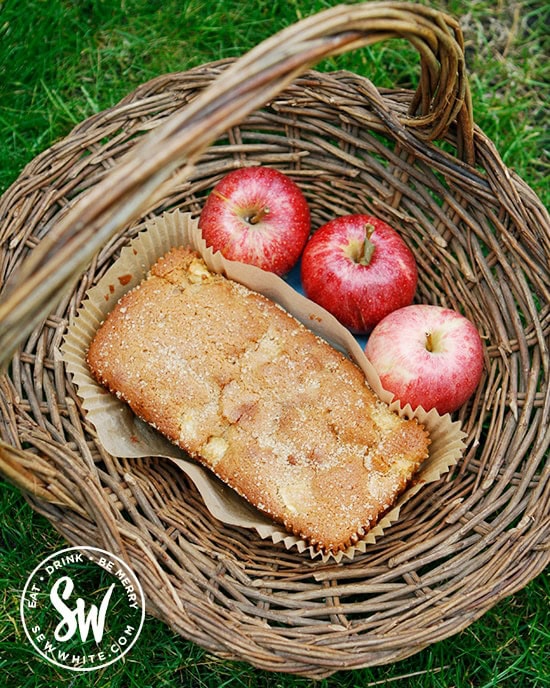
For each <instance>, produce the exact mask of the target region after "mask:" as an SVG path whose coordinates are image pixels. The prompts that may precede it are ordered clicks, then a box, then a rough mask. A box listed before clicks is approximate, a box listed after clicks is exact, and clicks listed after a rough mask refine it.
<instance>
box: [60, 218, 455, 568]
mask: <svg viewBox="0 0 550 688" xmlns="http://www.w3.org/2000/svg"><path fill="white" fill-rule="evenodd" d="M182 245H183V246H189V247H190V248H193V249H194V250H196V251H197V252H198V253H199V254H200V255H201V256H202V258H203V259H204V261H205V262H206V264H207V266H208V268H209V269H210V270H212V271H214V272H221V273H223V274H224V275H225V276H226V277H228V278H229V279H232V280H235V281H237V282H240V283H242V284H244V285H245V286H247V287H248V288H250V289H252V290H254V291H257V292H259V293H261V294H263V295H264V296H266V297H268V298H270V299H272V300H273V301H275V302H277V303H279V304H280V305H281V306H282V307H283V308H285V309H286V310H287V311H288V312H289V313H290V314H291V315H293V316H294V317H296V318H297V319H298V320H299V321H301V322H302V323H303V324H304V325H305V326H306V327H308V328H309V329H311V330H312V331H313V332H315V334H317V335H319V336H321V337H322V338H324V339H326V340H327V341H328V342H329V343H330V344H331V345H332V346H333V347H335V348H336V349H339V350H341V351H342V352H344V353H345V354H347V355H348V356H349V357H350V358H351V359H352V360H353V361H354V362H355V363H356V364H357V365H358V366H359V367H360V368H361V369H362V370H363V372H364V374H365V378H366V380H367V382H368V384H369V385H370V387H371V389H372V390H373V391H374V392H375V394H376V395H377V396H378V397H379V398H380V399H382V401H384V402H386V403H388V404H389V406H390V408H391V409H392V410H395V411H396V412H397V413H398V414H399V415H402V416H406V417H408V418H410V417H416V418H417V419H418V420H419V422H421V423H422V424H424V426H425V427H426V429H427V430H428V432H429V434H430V440H431V444H430V447H429V457H428V459H427V460H426V461H425V462H424V463H423V465H422V466H421V468H420V469H419V471H418V472H417V474H416V475H415V479H414V483H413V485H411V487H409V488H408V489H407V490H406V491H405V492H404V493H403V494H402V495H401V497H400V498H399V499H398V501H397V503H396V505H395V506H394V507H393V508H392V509H391V510H390V511H389V512H388V513H387V514H385V515H384V517H383V518H382V519H381V520H380V521H379V522H378V524H377V525H376V526H375V527H374V528H372V529H371V530H370V531H368V533H367V534H366V535H365V536H364V538H362V539H361V540H360V541H359V542H358V543H357V544H355V545H354V546H352V547H350V548H348V549H347V550H346V551H345V552H338V553H334V554H333V553H330V554H322V553H320V552H318V551H316V550H315V549H314V548H313V547H311V546H308V544H307V543H306V542H305V541H303V540H301V539H299V538H297V537H296V536H293V535H291V534H289V533H288V532H287V531H286V530H285V529H284V527H283V526H279V525H278V524H276V523H274V522H273V521H272V520H271V519H269V518H268V517H267V516H264V515H263V514H262V513H261V512H260V511H258V510H257V509H255V508H254V507H253V506H252V505H250V504H249V503H248V502H246V500H244V499H243V498H241V497H239V495H238V494H237V493H236V492H235V491H234V490H233V489H231V488H230V487H228V486H226V485H225V484H223V483H222V482H221V481H220V480H218V479H217V478H216V477H215V476H214V475H213V474H212V473H211V472H210V471H209V470H208V469H206V468H204V467H203V466H201V465H200V464H198V463H197V462H196V461H194V460H193V459H190V458H189V457H187V455H186V454H185V453H184V452H183V451H182V450H181V449H179V448H178V447H176V446H175V445H173V444H172V443H171V442H170V441H169V440H167V439H166V438H164V437H163V436H162V435H160V434H159V433H157V432H156V431H155V430H153V429H152V428H151V427H150V426H149V425H147V424H146V423H144V422H142V421H141V420H140V419H138V418H137V417H136V416H135V415H134V413H133V412H132V411H131V410H130V408H129V407H128V406H127V405H126V404H125V403H124V402H122V401H120V400H118V399H117V398H116V396H115V395H112V394H110V393H108V392H106V391H105V389H104V388H103V387H101V386H100V385H99V384H98V383H97V382H96V381H95V380H94V379H93V378H92V376H91V374H90V371H89V369H88V365H87V363H86V352H87V350H88V347H89V345H90V342H91V340H92V339H93V337H94V335H95V333H96V331H97V329H98V328H99V326H100V325H101V323H102V322H103V320H104V319H105V317H106V315H107V314H108V313H109V312H110V311H111V310H112V309H113V308H114V306H115V304H116V303H117V301H118V300H119V299H120V298H121V296H122V295H123V294H125V293H126V292H127V291H129V290H130V289H132V288H134V287H135V286H137V285H138V284H139V283H140V282H141V281H142V280H143V279H144V278H145V277H146V275H147V273H148V271H149V269H150V268H151V266H152V265H153V264H154V263H155V262H156V261H157V259H158V258H160V257H161V256H163V255H164V254H166V253H167V252H168V251H169V250H170V249H171V248H174V247H176V246H182ZM62 356H63V359H64V361H65V363H66V365H67V369H68V371H69V372H70V373H71V375H72V376H73V382H74V384H75V385H76V387H77V391H78V394H79V396H80V398H81V399H82V406H83V409H84V410H85V411H86V413H87V418H88V420H89V421H90V422H91V423H92V424H93V425H94V426H95V428H96V431H97V434H98V438H99V440H100V442H101V444H102V445H103V447H104V448H105V450H106V451H107V452H109V453H110V454H112V455H113V456H118V457H127V458H132V457H142V456H160V457H165V458H167V459H170V460H171V461H173V462H175V463H176V464H177V465H178V466H179V467H180V468H181V469H182V470H183V471H185V473H186V474H187V475H188V477H189V478H190V479H191V480H192V481H193V483H194V484H195V486H196V487H197V489H198V490H199V492H200V494H201V496H202V498H203V500H204V502H205V505H206V506H207V508H208V510H209V511H210V513H211V514H212V515H213V516H215V517H216V518H217V519H219V520H220V521H222V522H224V523H228V524H231V525H236V526H241V527H245V528H254V529H255V530H256V531H257V532H258V534H259V535H260V536H261V537H262V538H271V539H272V540H273V542H280V541H282V542H283V543H284V545H285V546H286V547H287V548H291V547H296V548H297V549H298V550H299V551H300V552H305V551H308V552H309V554H310V556H312V557H317V556H320V557H321V558H322V559H323V560H328V559H329V558H332V559H336V560H337V561H340V560H341V559H342V557H344V556H345V557H348V558H352V557H353V556H354V554H355V553H356V552H358V551H359V552H363V551H365V549H366V547H367V546H368V544H369V543H373V542H375V540H376V539H377V538H379V537H380V536H381V535H382V534H383V532H384V529H385V528H387V527H388V526H389V525H390V524H391V523H393V522H395V521H396V520H397V519H398V518H399V511H400V507H401V506H402V504H403V503H404V502H405V501H406V500H407V499H410V497H412V496H413V495H414V494H416V493H417V492H418V490H419V489H421V488H422V486H423V485H425V484H426V483H429V482H433V481H436V480H438V479H440V478H441V476H442V475H444V474H445V473H446V472H448V471H449V469H450V467H451V466H452V465H454V464H455V463H456V462H457V460H458V459H459V457H460V456H461V454H462V451H463V448H464V437H465V435H464V433H463V432H462V431H461V430H460V424H459V423H458V422H453V421H452V420H451V418H450V416H449V415H445V416H440V415H439V414H438V413H437V411H435V410H432V411H430V412H425V411H424V410H423V409H421V408H420V409H416V410H415V411H414V412H412V410H411V409H410V407H405V408H404V409H401V408H400V405H399V403H398V402H392V395H391V394H390V393H388V392H386V391H385V390H384V389H383V388H382V386H381V384H380V380H379V378H378V376H377V374H376V372H375V370H374V369H373V367H372V365H371V364H370V363H369V361H368V360H367V359H366V357H365V355H364V353H363V351H362V348H361V347H360V345H359V344H358V343H357V341H356V340H355V338H354V337H353V335H351V333H350V332H349V331H348V330H347V329H346V328H344V327H343V326H342V325H340V323H339V322H338V321H337V320H336V319H335V318H334V317H333V316H332V315H330V314H329V313H328V312H327V311H325V310H324V309H323V308H321V307H319V306H317V305H316V304H315V303H313V302H311V301H310V300H309V299H307V298H305V297H304V296H302V295H301V294H299V293H298V292H296V291H295V290H294V289H292V288H291V287H290V286H289V285H288V284H287V283H286V282H285V281H284V280H283V279H281V278H280V277H278V276H276V275H274V274H271V273H267V272H265V271H263V270H260V269H258V268H256V267H254V266H251V265H245V264H242V263H236V262H234V261H228V260H226V259H224V258H223V256H222V255H221V254H220V253H213V252H212V250H211V249H209V248H207V247H206V245H205V242H204V240H203V239H202V236H201V234H200V230H199V229H198V225H197V222H196V220H194V219H193V218H192V217H191V216H190V215H189V214H185V213H182V212H180V211H173V212H170V213H165V214H163V215H162V216H160V217H157V218H155V219H153V220H149V221H147V222H146V223H144V229H143V231H141V232H140V233H139V234H138V235H137V236H136V238H135V239H134V240H133V241H132V242H131V243H130V244H129V245H128V246H126V247H124V248H123V249H122V251H121V254H120V257H119V258H118V259H117V260H116V262H115V263H114V264H113V265H112V266H111V268H110V269H109V270H108V271H107V272H106V273H105V275H104V276H103V277H102V278H101V280H100V281H99V282H98V284H97V285H96V286H95V287H93V288H92V289H90V290H89V291H88V292H87V294H86V298H85V300H84V301H83V304H82V306H81V308H80V309H79V311H78V313H77V315H76V316H75V317H74V318H73V319H72V320H71V322H70V324H69V328H68V332H67V335H66V337H65V340H64V343H63V345H62Z"/></svg>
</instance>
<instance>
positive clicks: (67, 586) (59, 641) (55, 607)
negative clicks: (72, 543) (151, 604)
mask: <svg viewBox="0 0 550 688" xmlns="http://www.w3.org/2000/svg"><path fill="white" fill-rule="evenodd" d="M20 611H21V620H22V622H23V628H24V629H25V633H26V635H27V638H28V639H29V641H30V642H31V644H32V646H33V647H34V649H35V650H36V651H37V652H39V653H40V654H41V655H42V657H44V658H45V659H47V660H48V662H51V663H52V664H55V665H57V666H59V667H63V668H64V669H70V670H71V671H91V670H93V669H101V668H103V667H106V666H109V664H112V663H113V662H116V661H117V660H119V659H121V658H122V657H124V655H125V654H126V653H127V652H129V650H130V649H131V647H132V646H133V645H134V643H135V642H136V640H137V639H138V637H139V634H140V632H141V629H142V627H143V621H144V619H145V598H144V595H143V590H142V588H141V585H140V583H139V581H138V579H137V577H136V575H135V574H134V572H133V571H132V570H131V569H130V568H129V567H128V565H127V564H126V563H125V562H124V561H122V559H119V558H118V557H116V556H115V555H114V554H111V553H110V552H107V551H105V550H102V549H98V548H97V547H84V546H83V547H69V548H67V549H63V550H60V551H59V552H56V553H55V554H51V555H50V556H49V557H47V558H46V559H44V560H43V561H42V562H40V564H39V565H38V566H37V567H36V568H35V569H34V571H33V572H32V573H31V575H30V576H29V578H28V579H27V582H26V584H25V587H24V588H23V595H22V596H21V605H20Z"/></svg>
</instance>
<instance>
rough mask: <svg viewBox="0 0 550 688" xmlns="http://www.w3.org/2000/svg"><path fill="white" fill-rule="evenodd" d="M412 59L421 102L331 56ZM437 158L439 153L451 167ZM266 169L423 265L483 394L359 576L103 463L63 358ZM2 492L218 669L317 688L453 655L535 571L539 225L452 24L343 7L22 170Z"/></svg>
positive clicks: (543, 238) (122, 107)
mask: <svg viewBox="0 0 550 688" xmlns="http://www.w3.org/2000/svg"><path fill="white" fill-rule="evenodd" d="M394 37H404V38H406V39H408V40H409V41H411V43H412V44H413V45H414V46H415V47H416V48H417V49H418V51H419V53H420V56H421V61H420V62H421V75H420V80H419V88H418V91H417V92H416V93H413V92H409V91H407V90H384V91H380V90H377V89H375V88H374V87H373V85H372V84H371V83H370V82H368V81H367V80H366V79H364V78H361V77H359V76H356V75H354V74H350V73H343V72H338V73H332V74H321V73H317V72H314V71H311V70H310V68H311V67H312V65H313V64H314V63H315V62H317V61H318V60H319V59H321V58H322V57H325V56H328V55H334V54H337V53H340V52H342V51H344V50H350V49H352V48H357V47H360V46H364V45H367V44H370V43H373V42H375V41H380V40H385V39H388V38H394ZM450 151H452V152H450ZM252 164H265V165H273V166H276V167H277V168H279V169H281V170H283V171H286V172H288V173H289V174H290V176H292V177H293V178H294V179H295V180H297V181H298V183H299V184H300V185H301V187H302V189H303V190H304V192H305V194H306V196H307V198H308V199H309V201H310V203H311V207H312V214H313V222H314V225H315V226H319V225H320V224H321V223H323V222H324V221H326V220H327V219H329V218H330V217H333V216H334V215H337V214H343V213H348V212H357V211H358V210H361V211H368V212H372V213H374V214H377V215H378V216H380V217H382V218H383V219H385V220H386V221H388V222H390V223H391V224H393V225H394V226H396V227H398V228H399V230H400V231H401V232H402V233H403V235H404V236H405V237H406V239H407V241H408V243H409V245H411V246H412V247H413V248H414V251H415V255H416V257H417V261H418V264H419V268H420V274H421V279H420V285H419V290H418V300H419V301H422V302H427V303H437V304H441V305H447V306H450V307H452V308H456V309H459V310H461V311H462V312H464V314H465V315H467V316H468V317H470V318H471V319H472V320H473V321H474V322H476V323H477V325H478V326H479V328H480V330H481V332H482V335H483V338H484V342H485V363H486V368H485V374H484V378H483V382H482V384H481V385H480V387H479V391H478V392H477V394H476V396H475V397H474V398H473V399H472V400H471V401H470V402H469V403H468V404H467V405H466V406H465V407H463V408H462V409H461V410H460V413H459V414H458V415H459V417H460V419H461V420H462V422H463V429H464V430H465V431H466V432H467V434H468V438H467V448H466V452H465V455H464V457H463V459H462V460H461V461H460V463H459V464H458V465H457V466H456V467H455V468H454V469H453V470H452V471H451V473H450V474H448V475H447V476H445V479H443V480H441V481H438V482H436V483H434V484H431V485H428V486H426V487H425V489H424V490H422V491H421V492H420V494H419V495H418V496H417V497H415V498H414V499H412V500H411V501H410V502H408V503H407V504H406V506H405V508H404V510H403V512H402V515H401V519H400V521H399V522H398V523H397V524H395V525H394V526H392V527H391V528H390V529H389V530H388V531H387V533H386V535H385V536H384V537H383V538H382V539H381V540H379V541H378V542H377V543H376V544H374V545H372V546H371V547H369V548H367V551H366V553H365V554H363V555H361V556H358V557H356V558H355V559H354V560H353V561H347V560H344V561H342V562H341V563H339V564H335V563H334V562H332V563H325V564H323V563H321V562H319V561H317V560H310V559H309V558H308V557H304V556H303V555H300V554H298V553H297V552H296V551H287V550H285V548H284V547H283V546H282V545H280V546H278V545H274V544H273V543H271V542H270V541H263V540H261V539H260V538H259V537H255V536H254V534H253V533H251V532H250V531H246V530H243V529H239V528H236V527H232V526H229V525H224V524H221V523H220V522H218V521H216V520H215V519H214V518H213V517H212V516H211V515H210V514H209V512H208V511H207V510H206V509H205V507H204V505H203V503H202V501H201V499H200V497H199V495H198V493H197V491H196V489H195V488H194V486H193V484H191V483H190V482H189V481H188V480H187V479H186V478H185V477H184V476H183V475H182V474H181V473H180V472H178V470H177V469H176V468H175V467H173V466H172V465H171V464H167V463H166V462H165V461H161V460H159V459H156V458H154V457H151V458H146V459H140V460H127V459H116V458H114V457H112V456H109V455H108V454H107V453H106V452H105V451H104V450H103V449H102V447H101V445H99V443H98V442H97V441H96V438H95V434H94V429H93V427H91V426H90V424H89V423H88V422H87V420H86V417H85V416H84V414H83V413H82V412H81V410H80V402H79V399H78V397H77V396H76V394H75V390H74V388H73V386H72V382H71V380H70V379H69V378H68V377H67V375H66V371H65V369H64V365H63V363H62V361H61V359H60V356H59V347H60V344H61V343H62V339H63V335H64V332H65V331H66V328H67V323H68V320H69V318H70V317H71V316H72V315H73V314H74V313H75V311H76V309H77V308H78V307H79V305H80V303H81V301H82V298H83V295H84V294H85V292H86V291H87V289H88V288H89V287H90V286H91V285H93V284H94V282H96V281H97V280H98V278H99V277H100V276H101V275H102V274H103V273H104V272H105V270H106V269H107V268H108V267H109V266H110V265H111V264H112V261H113V260H114V259H115V258H116V257H117V255H118V252H119V249H120V248H121V247H122V246H123V245H124V244H126V243H128V241H129V240H130V239H131V238H133V237H134V236H135V235H136V233H137V232H138V231H139V230H140V227H141V226H142V223H143V220H144V219H145V218H146V217H148V216H150V215H151V214H158V213H159V212H161V211H163V210H165V209H170V208H174V207H179V208H181V209H183V210H185V211H190V212H192V213H194V214H197V213H198V212H199V210H200V208H201V205H202V203H203V201H204V197H205V194H206V193H207V192H208V190H209V189H210V188H211V187H212V186H213V184H214V183H215V182H216V181H217V180H218V179H219V178H220V177H221V176H222V175H223V174H224V173H226V172H227V171H228V170H230V169H232V168H235V167H239V166H242V165H252ZM0 217H1V225H0V227H1V230H0V231H1V234H0V237H1V253H0V255H1V273H0V274H1V275H2V283H3V284H4V285H5V286H4V288H3V298H2V301H1V303H0V322H1V331H0V351H1V352H2V355H3V357H4V362H5V365H6V373H5V374H4V376H3V377H2V378H1V384H0V395H1V396H0V400H1V401H0V403H1V406H0V408H1V414H2V424H1V431H2V437H3V442H2V445H1V448H0V468H1V471H2V473H3V474H4V475H5V476H6V477H7V478H8V479H9V480H11V481H13V482H14V483H15V484H17V485H18V486H20V488H21V489H22V490H23V492H24V493H25V494H26V496H27V498H28V500H29V502H30V503H31V505H32V507H33V508H34V509H36V510H37V511H38V512H40V513H41V514H44V515H45V516H46V517H47V518H48V519H49V520H50V521H51V523H52V524H53V526H54V527H55V528H56V529H57V530H58V531H59V532H60V533H61V534H62V535H63V536H64V537H65V538H66V539H67V540H68V541H69V542H70V543H73V544H87V545H95V546H98V547H101V548H104V549H107V550H109V551H111V552H113V553H114V554H116V555H118V556H120V557H123V558H124V559H125V560H126V561H127V562H128V563H129V564H130V566H131V567H132V568H133V569H134V571H135V572H136V573H137V575H138V576H139V578H140V580H141V582H142V585H143V587H144V590H145V593H146V597H147V611H148V612H149V613H150V614H152V615H154V616H156V617H158V618H159V619H162V620H163V621H164V622H166V623H167V624H168V625H169V626H170V627H171V628H172V629H174V630H175V631H176V632H177V633H179V634H181V635H182V636H184V637H185V638H187V639H190V640H192V641H194V642H196V643H198V644H200V645H201V646H202V647H204V648H206V649H208V650H209V651H211V652H213V653H215V654H217V655H219V656H220V657H223V658H227V659H238V660H245V661H247V662H249V663H251V664H252V665H254V666H256V667H260V668H263V669H267V670H271V671H281V672H292V673H296V674H301V675H305V676H309V677H323V676H328V675H330V674H331V673H333V672H334V671H336V670H338V669H343V668H347V669H349V668H359V667H365V666H369V665H376V664H383V663H389V662H393V661H396V660H400V659H402V658H404V657H407V656H409V655H411V654H413V653H415V652H418V651H419V650H421V649H423V648H425V647H426V646H428V645H429V644H431V643H433V642H435V641H438V640H441V639H443V638H445V637H448V636H451V635H452V634H455V633H457V632H458V631H460V630H461V629H463V628H465V627H466V626H467V625H468V624H470V623H471V622H473V621H474V620H475V619H477V618H478V617H479V616H481V615H482V614H483V613H484V612H485V611H487V610H488V609H489V608H490V607H492V606H493V605H495V604H496V603H497V602H498V601H499V600H501V599H502V598H503V597H505V596H507V595H510V594H511V593H513V592H515V591H517V590H519V589H520V588H522V587H523V586H525V585H526V584H527V583H528V582H529V581H530V580H532V579H533V578H534V577H535V576H536V575H537V574H538V573H540V572H541V571H542V570H543V568H544V567H545V566H546V564H547V563H548V561H549V560H550V515H549V504H550V480H549V470H548V467H547V466H545V458H546V453H547V450H548V445H549V422H548V421H549V412H550V398H549V384H548V378H549V355H548V340H549V331H550V306H549V302H550V299H549V291H550V277H549V274H548V273H549V267H548V266H549V258H550V222H549V218H548V214H547V212H546V211H545V209H544V207H543V206H542V205H541V203H540V201H539V200H538V199H537V197H536V196H535V194H534V193H533V192H532V191H531V190H530V189H529V188H528V187H527V186H526V184H525V183H523V182H522V181H521V179H519V178H517V176H516V175H514V173H513V172H511V171H510V170H508V169H507V168H506V167H505V166H504V165H503V164H502V162H501V160H500V158H499V156H498V154H497V152H496V151H495V149H494V146H493V145H492V144H491V142H490V141H489V140H488V139H487V137H486V136H484V135H483V133H482V132H481V131H479V129H477V128H476V127H475V126H474V125H473V122H472V115H471V105H470V101H469V96H468V84H467V79H466V76H465V72H464V58H463V45H462V38H461V33H460V30H459V27H458V24H457V22H456V21H454V20H453V19H452V18H450V17H448V16H446V15H443V14H441V13H439V12H436V11H433V10H430V9H428V8H426V7H423V6H416V5H411V4H408V3H393V2H388V3H376V2H373V3H367V4H360V5H354V6H352V7H335V8H333V9H331V10H328V11H326V12H324V13H321V14H318V15H315V16H313V17H310V18H308V19H306V20H304V21H302V22H300V23H298V24H296V25H294V26H292V27H290V28H288V29H287V30H285V31H284V32H282V33H281V34H278V35H277V36H274V37H273V38H271V39H269V40H268V41H266V42H264V43H263V44H261V45H259V46H258V47H257V48H255V49H254V50H253V51H251V52H250V53H248V54H247V55H245V56H244V57H242V58H241V59H240V60H238V61H236V62H233V61H224V62H220V63H215V64H207V65H204V66H202V67H200V68H197V69H193V70H191V71H188V72H185V73H177V74H170V75H166V76H162V77H159V78H157V79H154V80H153V81H151V82H149V83H146V84H144V85H143V86H141V87H140V88H138V89H137V90H136V91H135V92H134V93H132V94H130V95H129V96H128V97H127V98H125V99H124V100H123V101H122V102H121V103H119V104H118V105H116V106H115V107H113V108H111V109H109V110H107V111H105V112H102V113H100V114H98V115H96V116H94V117H91V118H90V119H88V120H86V121H84V122H82V123H81V124H80V125H79V126H77V127H76V128H75V129H74V130H73V131H72V132H71V133H70V134H69V135H68V136H67V138H65V139H64V140H62V141H60V142H59V143H57V144H56V145H54V146H53V147H52V148H50V149H49V150H47V151H45V152H44V153H43V154H42V155H40V156H38V157H37V158H36V159H35V160H34V161H32V162H31V163H30V164H29V165H28V166H27V167H26V168H25V170H24V171H23V173H22V174H21V176H20V177H19V179H18V180H17V181H16V182H15V184H14V185H13V186H12V187H11V188H10V189H8V191H7V192H6V193H5V195H4V196H3V198H2V200H1V205H0Z"/></svg>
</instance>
